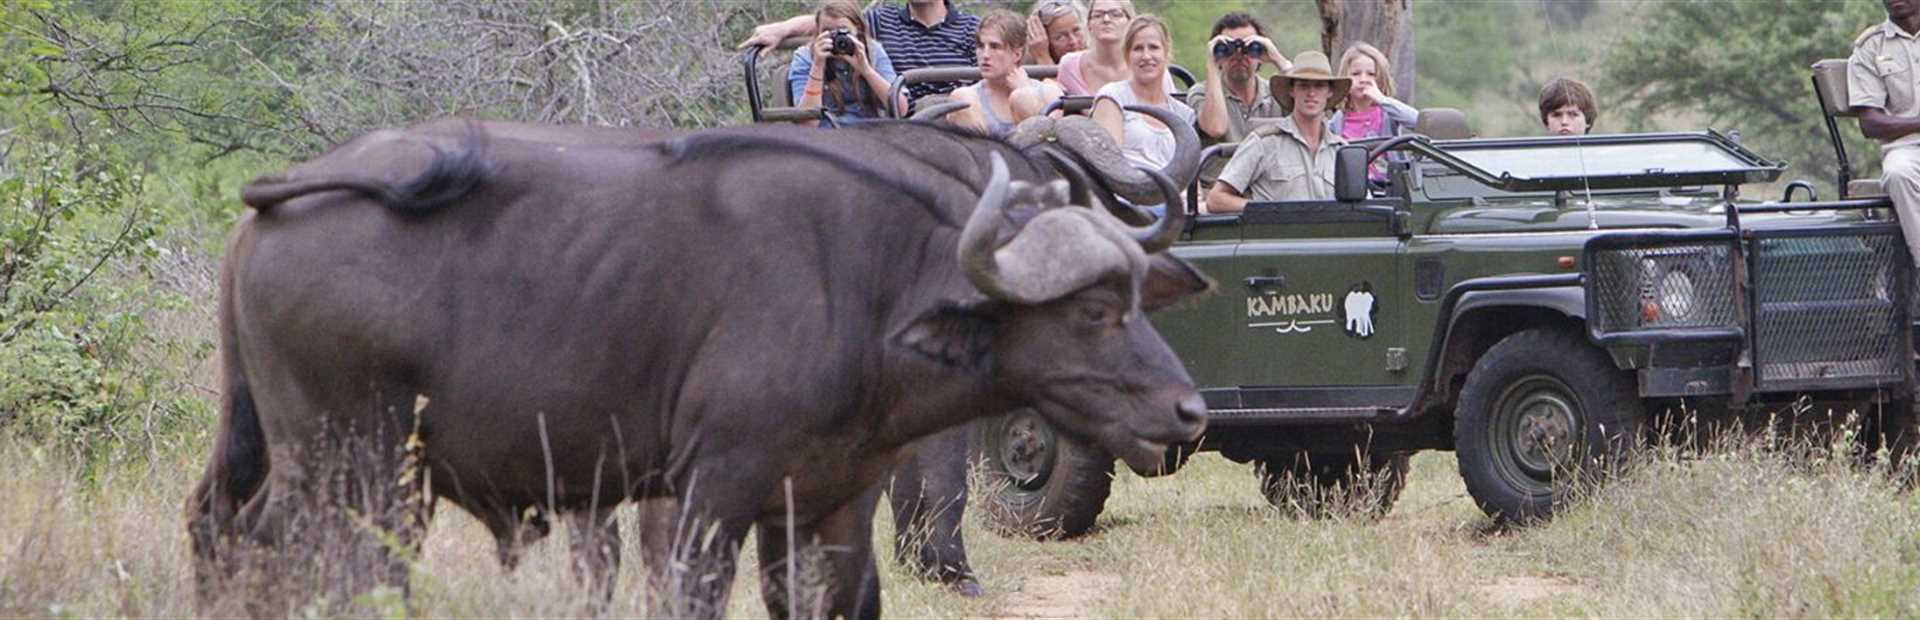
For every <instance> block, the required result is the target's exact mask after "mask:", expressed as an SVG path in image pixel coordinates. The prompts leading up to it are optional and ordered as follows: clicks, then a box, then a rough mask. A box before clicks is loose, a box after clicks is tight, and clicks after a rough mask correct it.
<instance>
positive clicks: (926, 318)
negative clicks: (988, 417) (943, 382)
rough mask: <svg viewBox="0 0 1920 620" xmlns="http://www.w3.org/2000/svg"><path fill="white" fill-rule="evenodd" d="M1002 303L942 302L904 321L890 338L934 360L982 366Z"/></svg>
mask: <svg viewBox="0 0 1920 620" xmlns="http://www.w3.org/2000/svg"><path fill="white" fill-rule="evenodd" d="M1005 306H1006V304H1005V303H1004V302H1000V301H995V300H991V299H989V300H985V301H978V302H973V303H957V302H943V303H941V304H940V305H939V306H938V307H935V308H934V309H932V310H928V311H927V312H926V314H922V315H920V318H917V319H914V320H913V322H912V323H909V324H907V327H906V328H905V329H902V330H900V333H898V334H894V336H893V341H894V343H895V344H898V345H900V346H902V347H906V349H907V350H909V351H913V352H914V353H918V354H920V355H924V356H927V357H928V358H930V359H932V360H933V361H936V362H940V363H942V364H946V365H948V366H957V367H962V368H968V369H979V368H981V367H982V366H983V365H984V362H985V361H986V358H987V353H988V352H989V351H990V350H992V347H993V338H994V335H995V334H997V333H998V332H999V331H1000V317H1001V315H1002V314H1004V313H1005V311H1006V307H1005Z"/></svg>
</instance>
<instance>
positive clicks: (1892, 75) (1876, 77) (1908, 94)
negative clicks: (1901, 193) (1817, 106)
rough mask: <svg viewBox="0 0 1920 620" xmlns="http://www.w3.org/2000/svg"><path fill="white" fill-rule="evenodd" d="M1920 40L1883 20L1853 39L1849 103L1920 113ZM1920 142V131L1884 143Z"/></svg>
mask: <svg viewBox="0 0 1920 620" xmlns="http://www.w3.org/2000/svg"><path fill="white" fill-rule="evenodd" d="M1916 66H1920V40H1917V39H1915V37H1914V35H1913V34H1911V33H1908V32H1905V31H1903V30H1901V29H1900V27H1899V26H1896V25H1894V23H1893V21H1892V20H1888V21H1885V22H1881V23H1880V24H1879V25H1876V26H1874V27H1872V28H1868V29H1867V30H1866V32H1862V33H1860V37H1859V38H1857V39H1854V41H1853V57H1851V58H1848V59H1847V103H1848V104H1849V105H1852V106H1853V107H1857V108H1880V109H1882V110H1885V111H1886V112H1887V113H1888V114H1891V115H1894V116H1899V117H1905V118H1914V117H1920V100H1916V99H1915V93H1916V91H1920V68H1916ZM1914 144H1920V133H1910V134H1907V135H1904V136H1900V137H1899V138H1897V139H1895V140H1893V141H1892V142H1887V143H1884V144H1882V145H1881V149H1882V150H1885V149H1886V148H1889V147H1897V146H1909V145H1914Z"/></svg>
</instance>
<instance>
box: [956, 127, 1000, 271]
mask: <svg viewBox="0 0 1920 620" xmlns="http://www.w3.org/2000/svg"><path fill="white" fill-rule="evenodd" d="M989 157H991V158H992V161H993V164H992V165H993V172H992V174H991V175H990V176H989V177H988V179H987V187H986V189H985V190H983V191H981V192H980V202H979V204H977V205H976V206H975V207H974V209H973V215H971V216H969V217H968V218H967V226H966V228H963V229H961V230H960V267H961V269H963V270H964V271H965V272H966V275H967V281H968V282H972V283H973V286H974V288H978V289H980V292H982V293H986V294H987V295H988V296H990V297H995V298H1000V299H1006V298H1009V297H1010V292H1009V291H1008V290H1007V288H1006V287H1005V286H1002V285H1001V282H1000V266H999V265H998V264H996V263H995V262H994V260H995V259H994V255H993V253H994V250H996V249H998V248H996V247H995V246H996V245H997V244H998V242H999V238H1000V227H1001V226H1002V222H1005V221H1006V217H1005V216H1004V215H1003V213H1004V211H1005V210H1006V208H1007V192H1008V189H1007V176H1008V174H1007V161H1006V160H1005V159H1003V158H1001V157H1000V154H999V153H991V154H989Z"/></svg>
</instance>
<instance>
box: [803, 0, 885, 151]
mask: <svg viewBox="0 0 1920 620" xmlns="http://www.w3.org/2000/svg"><path fill="white" fill-rule="evenodd" d="M813 19H814V24H815V32H817V33H819V34H816V35H814V37H813V44H812V45H808V46H806V47H803V48H801V49H798V50H795V51H794V53H793V64H791V65H789V66H788V67H787V87H788V88H790V89H792V92H793V104H794V105H796V106H799V107H820V108H823V109H825V110H826V111H827V113H828V114H831V115H832V116H833V118H834V120H836V121H838V122H839V123H841V124H846V123H850V122H860V121H863V120H869V119H875V118H880V117H882V116H884V115H885V110H886V109H887V104H886V93H887V91H888V90H890V89H891V88H892V86H893V77H894V72H893V61H892V60H891V59H889V58H887V50H886V48H884V47H881V46H880V43H879V42H877V41H874V40H872V39H870V38H868V37H867V22H866V20H864V19H861V16H860V7H859V6H858V5H855V4H854V3H853V0H827V1H826V2H825V3H822V4H821V5H820V10H819V11H818V12H815V13H814V15H813ZM823 58H824V59H826V61H825V62H819V59H823ZM820 125H821V126H827V122H826V121H825V120H822V121H820Z"/></svg>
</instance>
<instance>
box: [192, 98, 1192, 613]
mask: <svg viewBox="0 0 1920 620" xmlns="http://www.w3.org/2000/svg"><path fill="white" fill-rule="evenodd" d="M446 129H447V128H445V127H444V126H442V127H440V128H439V129H437V130H433V131H412V132H378V133H374V134H369V135H368V136H363V137H362V138H359V139H356V140H354V141H352V142H349V143H347V144H344V145H342V146H340V147H338V148H336V149H335V150H333V151H331V152H329V153H328V154H327V155H324V156H322V157H320V158H318V159H316V160H314V161H311V162H308V163H305V164H302V165H300V166H296V167H295V168H293V169H292V170H290V171H288V173H286V174H285V175H281V176H279V177H275V178H269V179H263V180H261V181H259V182H256V183H255V184H253V185H251V186H249V188H248V189H247V190H246V192H245V194H244V197H245V199H246V201H247V203H248V204H249V205H250V206H252V207H254V211H252V212H250V213H248V214H247V215H246V216H245V217H243V219H242V221H241V222H240V224H238V226H237V227H236V229H235V231H234V232H233V234H232V236H231V237H230V241H229V250H228V256H227V259H226V261H225V262H224V264H223V271H222V287H221V308H220V312H221V341H222V342H221V348H222V354H223V361H224V364H225V375H226V376H225V385H226V390H225V395H226V396H225V401H226V402H225V407H224V411H223V415H222V419H221V426H220V429H219V431H218V435H217V438H216V445H215V447H214V451H213V458H212V461H211V462H210V463H209V466H208V470H207V474H206V476H205V478H204V479H203V480H202V482H201V485H200V487H199V489H198V490H197V492H196V494H195V502H194V505H193V509H194V514H193V516H192V519H191V522H190V530H191V531H192V533H193V534H194V542H195V549H196V552H198V553H199V554H201V556H202V559H203V561H202V562H201V563H200V564H199V566H198V568H199V569H200V570H201V571H202V577H203V581H205V582H207V583H214V584H217V583H218V581H219V579H220V578H221V576H222V575H224V574H225V573H224V572H223V571H224V570H225V567H224V566H223V564H222V558H221V557H220V552H221V551H222V550H223V549H226V548H227V547H226V546H224V545H223V544H221V541H222V540H225V539H228V538H231V537H240V538H244V539H248V540H252V541H255V542H258V543H262V544H263V545H264V546H266V547H268V548H274V547H276V546H278V545H282V544H283V543H286V542H288V541H296V544H297V541H299V540H301V538H300V537H299V536H298V535H297V534H298V532H297V531H294V527H295V526H294V525H293V524H295V523H296V522H297V521H298V517H301V516H302V515H301V514H299V512H298V511H300V510H303V509H306V508H307V507H311V506H315V505H322V506H327V507H329V508H330V509H339V508H340V507H341V505H342V504H345V505H347V506H350V507H356V510H359V509H361V508H364V507H368V506H372V507H374V508H376V509H373V510H366V511H363V512H353V513H350V514H354V515H373V523H372V525H374V526H377V527H375V528H371V529H374V530H377V531H382V532H384V536H382V537H380V538H386V539H387V540H386V544H384V545H382V544H379V542H378V541H373V540H370V541H366V543H365V544H367V545H368V546H371V547H378V548H379V549H382V550H388V549H391V548H392V543H393V540H391V537H398V538H399V539H400V542H401V543H403V544H414V543H417V538H418V536H420V535H421V534H423V533H424V523H425V518H424V516H423V515H424V513H425V511H426V510H427V506H428V501H427V498H428V497H429V496H437V497H440V498H444V499H447V500H449V501H451V502H453V503H454V504H456V505H458V506H460V507H462V508H464V509H466V510H467V511H469V512H471V513H472V514H474V515H475V516H476V517H478V518H479V519H480V520H481V521H482V522H484V523H486V524H487V525H488V527H489V528H491V529H492V530H493V531H494V533H495V535H496V536H499V537H501V538H503V539H506V538H510V537H512V536H513V532H514V531H516V529H517V528H519V527H520V526H521V525H522V524H523V523H524V522H525V517H526V516H527V515H529V514H531V513H537V512H540V511H586V512H596V511H598V510H600V509H603V508H604V507H606V506H610V505H613V504H616V503H618V502H619V501H622V500H626V499H641V498H673V501H674V502H675V504H674V505H675V506H677V508H678V509H677V511H676V513H677V514H675V515H674V518H673V519H672V520H671V524H672V525H674V528H673V529H674V536H673V537H672V538H671V539H670V540H669V541H668V542H671V543H672V545H671V548H670V550H671V551H672V553H673V554H674V558H675V559H676V561H679V562H680V563H681V564H680V566H691V567H694V568H695V569H696V570H698V569H700V567H711V569H712V571H713V575H711V577H712V578H704V577H708V576H707V575H704V574H702V575H692V576H686V577H687V578H677V579H676V578H672V577H676V575H664V576H663V575H656V578H657V579H658V581H656V583H659V584H663V585H666V586H667V587H669V588H670V591H669V592H667V594H668V599H669V600H672V601H674V602H676V603H678V604H682V605H685V607H680V609H683V610H687V611H691V612H694V613H699V614H703V615H707V614H717V613H719V610H721V609H723V608H724V598H725V593H726V591H727V584H729V583H730V582H731V574H732V572H731V571H732V558H733V557H734V554H735V553H736V552H737V549H738V546H739V543H740V541H741V540H742V538H743V537H744V536H745V534H746V532H747V530H748V529H749V528H751V527H755V526H758V528H759V530H758V532H759V534H758V540H759V541H760V557H761V559H762V562H763V565H765V566H767V567H769V568H768V573H767V574H766V575H765V576H764V579H763V583H764V584H766V588H765V594H766V597H767V602H768V606H769V610H770V611H772V612H774V613H778V614H784V613H787V612H788V611H789V609H790V608H789V607H788V605H789V604H795V605H803V604H804V603H805V600H813V599H812V597H796V598H798V599H805V600H795V601H788V600H787V593H786V592H785V584H786V570H787V567H788V566H789V563H788V562H787V561H785V560H786V559H787V556H788V551H787V550H788V548H789V546H790V543H791V544H792V545H795V546H798V547H799V548H801V549H808V550H810V551H808V552H807V553H803V554H801V556H800V558H801V559H802V560H806V563H805V564H804V566H807V567H810V568H812V569H817V572H816V574H817V575H820V576H824V579H823V580H822V581H823V583H824V584H825V592H824V594H823V595H822V597H821V598H820V599H818V600H820V601H821V602H823V603H824V607H825V609H823V610H820V611H824V612H826V613H829V614H833V615H847V616H872V615H877V614H878V612H879V598H878V584H877V576H876V573H875V571H874V567H873V564H872V552H871V549H870V542H871V529H870V528H871V518H872V513H873V509H874V505H875V502H876V500H877V496H878V492H879V486H880V485H879V484H878V482H880V481H881V480H882V479H883V478H884V477H885V476H886V474H887V472H888V471H889V469H890V468H892V467H893V466H894V465H895V464H896V463H897V462H899V461H900V460H901V458H902V457H903V456H904V455H905V452H906V450H907V449H908V447H909V446H910V445H911V444H912V443H913V442H914V441H915V440H917V439H920V438H923V437H926V436H928V435H930V434H932V433H935V432H938V431H940V430H942V429H945V428H949V427H952V426H955V425H958V424H961V423H963V422H966V421H968V420H970V419H973V418H975V417H978V416H979V415H982V414H985V413H992V412H997V411H1004V410H1007V409H1010V408H1013V407H1016V406H1025V405H1032V406H1034V407H1036V408H1037V409H1038V410H1039V411H1040V412H1041V413H1042V415H1044V416H1046V417H1047V418H1048V419H1049V420H1050V421H1052V422H1054V423H1055V424H1057V425H1059V426H1061V427H1063V428H1066V429H1069V430H1071V431H1074V432H1077V433H1080V434H1084V435H1085V436H1088V437H1090V438H1093V439H1094V440H1096V441H1097V442H1098V443H1099V444H1100V445H1101V446H1102V447H1104V448H1105V449H1107V450H1109V451H1111V452H1113V453H1114V454H1116V455H1119V456H1120V457H1121V458H1122V459H1124V460H1125V461H1127V462H1128V463H1129V464H1130V465H1131V466H1133V467H1134V468H1135V469H1143V470H1144V469H1152V468H1154V467H1156V466H1158V464H1159V463H1160V462H1161V458H1162V453H1163V452H1164V449H1165V447H1166V446H1167V445H1168V444H1172V443H1177V442H1184V441H1188V440H1191V439H1193V438H1195V437H1196V436H1197V435H1198V433H1199V432H1200V430H1201V428H1202V425H1203V424H1204V418H1205V409H1204V406H1203V405H1202V404H1201V401H1200V399H1199V396H1198V394H1197V393H1196V392H1195V391H1194V389H1193V386H1192V384H1191V382H1190V380H1189V379H1188V377H1187V375H1186V373H1185V371H1184V369H1183V368H1182V367H1181V365H1180V362H1179V360H1178V359H1176V358H1175V357H1174V356H1173V355H1172V354H1171V352H1170V351H1169V350H1168V349H1167V348H1166V345H1165V343H1164V342H1163V341H1162V340H1161V339H1160V337H1159V335H1158V334H1157V333H1155V332H1154V331H1153V329H1152V327H1151V326H1150V325H1148V323H1147V321H1146V320H1145V319H1144V317H1143V314H1142V313H1143V312H1145V311H1147V310H1151V309H1154V308H1157V307H1160V306H1163V305H1166V304H1169V303H1172V302H1174V301H1176V300H1178V299H1180V298H1183V297H1185V296H1187V295H1191V294H1194V293H1196V292H1199V291H1202V290H1205V289H1206V288H1207V287H1208V283H1207V281H1206V280H1205V278H1204V277H1202V276H1200V275H1199V274H1198V273H1196V272H1195V271H1193V270H1192V268H1191V267H1189V266H1187V265H1186V264H1184V263H1183V262H1181V261H1179V260H1178V259H1174V258H1172V257H1169V256H1166V255H1164V254H1154V253H1153V252H1157V251H1159V250H1163V249H1165V248H1166V247H1167V246H1168V245H1170V243H1171V241H1172V238H1173V236H1174V235H1175V234H1177V232H1178V227H1179V226H1180V222H1179V221H1178V219H1179V218H1177V217H1175V218H1169V220H1168V221H1164V222H1161V223H1160V224H1159V225H1158V226H1157V227H1156V228H1154V229H1150V230H1138V229H1131V228H1128V227H1127V226H1126V225H1124V224H1121V223H1119V222H1118V220H1115V219H1114V218H1113V217H1112V216H1109V215H1107V214H1105V213H1104V212H1101V211H1094V210H1090V209H1081V208H1068V207H1059V206H1058V205H1059V204H1060V203H1062V202H1064V198H1065V194H1066V191H1065V189H1064V187H1063V185H1064V184H1062V183H1059V182H1057V181H1056V182H1054V183H1045V182H1046V181H1053V180H1054V179H1056V178H1057V177H1058V173H1056V172H1055V171H1054V169H1053V168H1052V167H1050V166H1049V165H1048V164H1046V163H1045V162H1044V160H1041V161H1036V159H1038V158H1032V157H1028V156H1027V155H1026V154H1025V153H1022V152H1021V151H1019V150H1017V149H1014V148H1013V147H1011V146H1008V145H1006V144H1004V143H1001V142H997V141H993V140H989V139H985V138H979V137H974V136H968V135H964V134H961V133H958V132H953V131H949V130H943V129H940V128H935V127H929V126H920V125H912V124H905V123H899V124H887V125H881V126H876V127H872V128H866V129H850V130H842V131H834V132H820V131H816V130H809V129H796V128H748V129H738V130H720V131H714V132H708V133H703V134H698V135H694V136H689V137H685V138H680V139H676V140H671V141H667V142H661V143H657V144H650V145H641V146H633V145H577V144H576V145H567V144H556V143H554V142H550V141H540V140H538V139H533V137H531V136H514V135H510V134H511V132H499V133H500V134H502V135H491V136H489V135H487V134H488V132H486V131H484V129H483V128H482V129H480V130H476V131H469V132H465V133H464V134H463V133H462V132H459V131H450V130H446ZM638 142H644V141H638ZM1003 161H1004V162H1006V163H1002V162H1003ZM990 163H991V164H990ZM1009 164H1010V165H1009ZM989 170H993V171H994V174H992V175H989V174H988V172H989ZM1156 176H1157V175H1156ZM1009 177H1012V178H1015V179H1020V180H1019V181H1014V182H1011V183H1010V182H1009V180H1008V178H1009ZM1159 180H1160V181H1161V182H1160V183H1159V185H1160V186H1161V188H1162V189H1163V191H1164V192H1167V193H1163V195H1169V194H1170V191H1171V187H1172V183H1171V182H1170V181H1167V180H1166V179H1165V178H1164V177H1161V178H1159ZM1080 185H1084V183H1082V184H1080ZM1087 194H1090V192H1088V193H1083V196H1084V195H1087ZM1009 202H1011V203H1013V207H1012V208H1011V209H1009V208H1008V206H1007V205H1008V203H1009ZM1083 202H1084V201H1083ZM1043 207H1055V208H1043ZM1176 211H1177V210H1176ZM1010 214H1011V215H1013V216H1015V217H1013V218H1012V219H1017V220H1021V221H1022V223H1021V224H1018V225H1016V224H1013V223H1011V220H1010V218H1009V215H1010ZM420 403H426V404H425V406H424V407H417V405H418V404H420ZM341 445H358V446H369V448H367V449H365V450H364V451H363V452H359V453H355V454H356V458H355V459H354V460H352V461H351V463H352V464H353V466H354V470H353V472H352V473H353V474H355V475H356V476H358V477H360V478H363V479H365V480H373V481H391V482H390V483H389V484H387V486H382V485H381V484H373V485H363V486H362V487H361V489H360V490H359V491H358V492H357V494H355V492H354V491H351V490H349V491H348V492H347V496H346V497H344V498H333V499H338V500H344V501H334V502H332V503H326V502H320V503H318V504H316V502H315V501H313V500H314V499H315V498H316V497H317V496H323V495H327V493H328V490H329V489H335V488H337V486H338V485H335V484H334V479H333V478H330V477H327V475H325V473H324V472H326V470H327V468H326V467H324V466H325V465H327V464H329V462H328V461H324V460H321V459H322V458H323V457H321V456H319V455H328V454H332V453H334V452H336V451H337V449H338V446H341ZM416 463H417V464H418V465H419V466H420V468H421V469H423V470H424V471H423V473H422V474H421V475H412V472H411V471H410V464H416ZM429 481H430V482H429ZM382 505H394V506H397V509H396V510H379V509H377V508H379V507H380V506H382ZM385 515H398V516H394V517H387V516H385ZM364 529H366V528H363V531H364ZM789 533H791V534H792V535H793V537H791V538H790V537H789ZM370 538H372V537H370ZM703 542H705V543H711V544H704V545H703V544H702V543H703ZM290 551H292V552H294V553H301V552H306V551H311V550H305V549H303V550H290ZM664 565H665V563H664V562H656V563H654V564H652V566H654V567H656V568H657V567H661V566H664ZM403 575H404V573H397V572H396V573H389V574H381V575H378V577H380V578H382V579H384V580H389V581H402V580H403Z"/></svg>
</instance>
